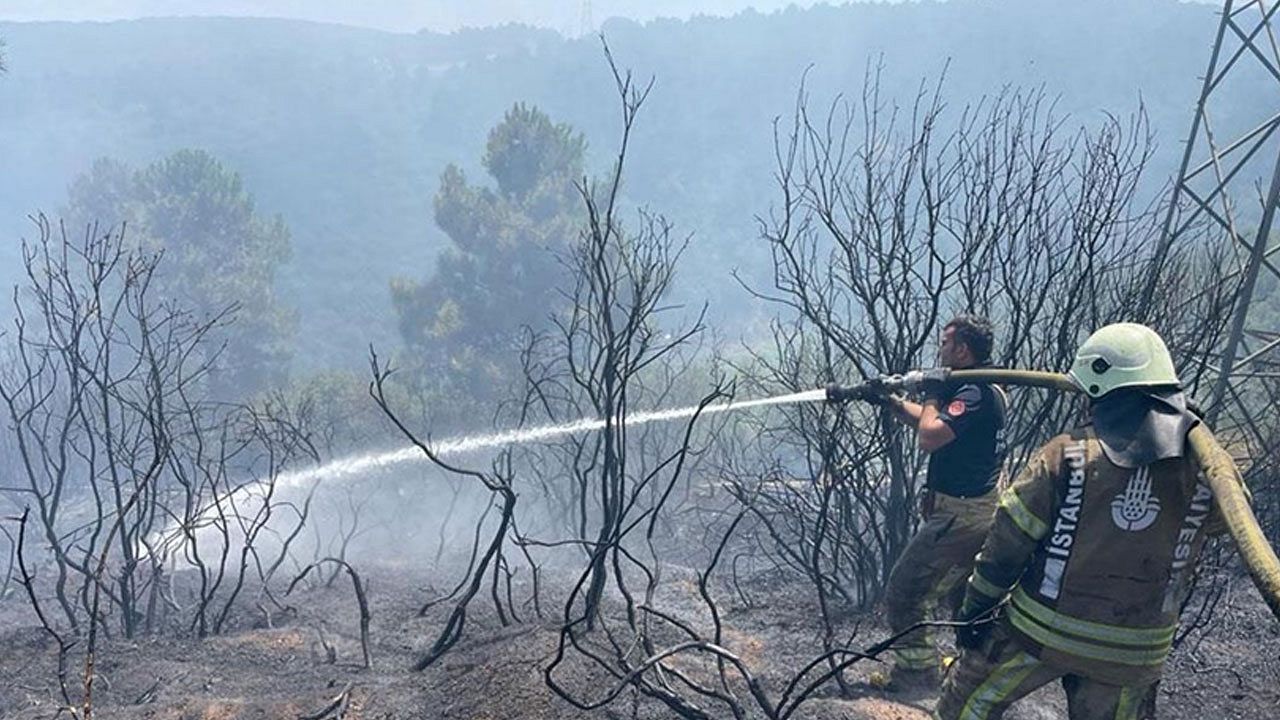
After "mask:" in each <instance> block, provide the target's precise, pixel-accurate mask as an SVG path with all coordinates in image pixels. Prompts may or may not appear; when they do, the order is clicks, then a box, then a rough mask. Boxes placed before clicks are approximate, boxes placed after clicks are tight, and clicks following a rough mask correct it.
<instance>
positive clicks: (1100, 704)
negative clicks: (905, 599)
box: [934, 624, 1150, 720]
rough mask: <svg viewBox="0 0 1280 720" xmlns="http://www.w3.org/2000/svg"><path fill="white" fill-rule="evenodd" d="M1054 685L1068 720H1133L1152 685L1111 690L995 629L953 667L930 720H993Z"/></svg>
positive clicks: (1115, 687) (1112, 687)
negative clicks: (1058, 686)
mask: <svg viewBox="0 0 1280 720" xmlns="http://www.w3.org/2000/svg"><path fill="white" fill-rule="evenodd" d="M1054 680H1061V681H1062V688H1063V690H1065V691H1066V694H1067V716H1068V717H1069V718H1070V720H1135V718H1137V717H1139V713H1140V712H1142V714H1143V716H1146V715H1147V711H1146V709H1145V708H1144V707H1143V703H1144V700H1145V699H1146V697H1147V691H1148V689H1149V688H1150V684H1149V683H1147V684H1142V685H1135V686H1131V687H1123V686H1120V685H1109V684H1107V683H1103V682H1099V681H1097V680H1093V679H1091V678H1087V677H1083V676H1080V675H1072V674H1069V673H1067V672H1066V671H1065V670H1062V669H1061V668H1056V667H1054V666H1053V665H1050V664H1048V663H1045V662H1042V661H1041V660H1039V659H1038V658H1036V657H1035V656H1033V655H1031V653H1029V652H1027V650H1026V649H1025V648H1023V647H1022V645H1021V644H1020V643H1019V642H1018V640H1017V639H1016V638H1014V637H1012V636H1011V635H1009V634H1008V633H1007V632H1006V631H1005V630H1004V628H1002V627H1000V625H999V624H997V626H996V628H995V629H994V630H993V631H992V636H991V638H990V639H989V640H988V641H987V642H986V644H985V645H984V646H983V647H982V648H981V649H979V650H967V651H965V653H964V654H963V655H961V656H960V660H959V661H957V662H956V663H955V664H954V665H952V666H951V668H950V670H949V671H948V673H947V678H946V681H945V682H944V683H943V686H942V697H941V698H940V699H939V700H938V710H937V712H936V713H934V718H937V719H938V720H995V719H996V718H999V717H1001V716H1002V715H1003V714H1004V711H1005V710H1007V709H1008V708H1009V706H1010V705H1012V704H1013V703H1014V702H1015V701H1017V700H1018V699H1020V698H1023V697H1025V696H1027V695H1029V694H1030V693H1031V692H1032V691H1034V690H1036V689H1038V688H1040V687H1042V686H1044V685H1047V684H1049V683H1051V682H1053V681H1054Z"/></svg>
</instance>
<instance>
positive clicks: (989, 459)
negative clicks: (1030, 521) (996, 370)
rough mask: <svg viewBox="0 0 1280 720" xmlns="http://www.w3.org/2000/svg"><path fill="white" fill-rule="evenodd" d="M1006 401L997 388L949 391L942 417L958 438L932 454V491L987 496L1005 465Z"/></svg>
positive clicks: (961, 387)
mask: <svg viewBox="0 0 1280 720" xmlns="http://www.w3.org/2000/svg"><path fill="white" fill-rule="evenodd" d="M1006 404H1007V400H1006V399H1005V395H1004V391H1003V390H1001V389H999V388H998V387H996V386H995V385H959V386H956V387H954V388H948V392H946V393H944V394H943V396H942V400H941V401H940V402H939V403H938V418H939V419H940V420H942V422H944V423H946V424H947V427H949V428H951V432H953V433H955V436H956V439H955V440H952V441H951V442H949V443H947V444H946V445H943V446H942V447H940V448H938V449H937V450H935V451H934V452H933V453H932V454H931V455H929V475H928V479H927V480H926V481H925V484H926V485H927V486H928V487H929V489H930V490H935V491H937V492H941V493H946V494H947V495H952V496H955V497H977V496H979V495H985V494H986V493H987V492H989V491H990V490H991V489H992V488H993V487H995V485H996V483H997V482H998V481H999V480H1000V470H1001V466H1002V465H1004V423H1005V409H1006Z"/></svg>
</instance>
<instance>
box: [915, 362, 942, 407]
mask: <svg viewBox="0 0 1280 720" xmlns="http://www.w3.org/2000/svg"><path fill="white" fill-rule="evenodd" d="M947 389H948V381H947V373H946V370H945V369H944V368H932V369H930V370H925V371H924V377H923V378H922V379H921V380H920V395H921V397H923V398H924V399H925V400H926V401H929V400H933V401H935V402H937V403H941V402H942V401H943V400H944V399H946V395H947Z"/></svg>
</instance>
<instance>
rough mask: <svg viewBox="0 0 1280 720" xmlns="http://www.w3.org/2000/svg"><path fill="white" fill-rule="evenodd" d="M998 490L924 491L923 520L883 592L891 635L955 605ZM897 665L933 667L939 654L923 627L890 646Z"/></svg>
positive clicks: (950, 612)
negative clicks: (974, 493) (962, 494)
mask: <svg viewBox="0 0 1280 720" xmlns="http://www.w3.org/2000/svg"><path fill="white" fill-rule="evenodd" d="M998 496H999V493H998V492H997V491H996V490H992V491H991V492H989V493H987V494H986V495H982V496H979V497H974V498H958V497H952V496H950V495H944V494H942V493H932V494H931V496H926V499H925V502H924V503H923V505H924V521H923V522H922V523H921V524H920V528H919V530H917V531H916V534H915V535H914V536H913V537H912V538H911V540H910V541H909V542H908V543H907V547H906V548H905V549H904V550H903V551H902V555H901V556H900V557H899V558H898V562H897V563H896V564H895V565H894V566H893V570H892V571H891V572H890V573H889V585H888V587H887V588H886V592H885V604H886V606H887V609H888V616H889V627H890V629H891V630H892V631H893V633H894V634H897V633H900V632H902V631H904V630H906V629H907V628H909V627H911V626H912V625H915V624H916V623H918V622H921V621H923V620H925V619H927V617H928V615H929V613H930V611H931V610H932V609H933V608H934V607H935V606H937V605H939V604H942V605H943V606H944V607H943V609H944V610H945V611H946V614H947V617H948V618H950V617H951V615H953V614H954V613H955V611H956V610H957V609H958V608H959V605H960V601H961V600H963V598H964V588H965V583H966V581H967V580H968V579H969V574H970V573H972V572H973V561H974V556H975V555H977V554H978V551H979V550H981V549H982V543H983V541H984V540H985V539H986V537H987V531H988V530H990V529H991V523H992V522H993V520H994V518H995V511H996V502H997V500H998ZM892 659H893V665H894V668H895V669H896V670H899V671H901V670H907V671H911V670H936V669H937V668H938V666H939V656H938V650H937V647H936V645H935V644H934V641H933V638H932V637H931V635H930V633H929V632H928V629H927V628H922V629H920V630H917V631H916V632H914V633H911V634H910V635H908V636H906V637H904V638H902V639H900V640H899V641H898V643H897V644H896V646H895V648H894V650H893V657H892Z"/></svg>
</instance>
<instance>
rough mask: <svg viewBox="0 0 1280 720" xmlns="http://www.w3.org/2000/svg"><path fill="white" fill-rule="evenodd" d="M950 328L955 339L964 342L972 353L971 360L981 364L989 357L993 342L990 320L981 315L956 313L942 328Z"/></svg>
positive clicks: (993, 335) (993, 336)
mask: <svg viewBox="0 0 1280 720" xmlns="http://www.w3.org/2000/svg"><path fill="white" fill-rule="evenodd" d="M947 328H951V332H952V334H953V336H954V337H955V339H957V340H959V341H960V342H962V343H964V344H965V345H966V346H967V347H968V348H969V351H970V352H972V353H973V361H974V362H976V363H977V364H979V365H982V364H984V363H986V362H987V361H989V360H990V359H991V346H992V345H994V344H995V334H994V333H993V332H992V330H991V321H990V320H988V319H986V318H984V317H982V316H981V315H968V314H965V315H957V316H955V317H954V318H951V322H949V323H947V324H946V325H944V326H943V329H944V330H945V329H947Z"/></svg>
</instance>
